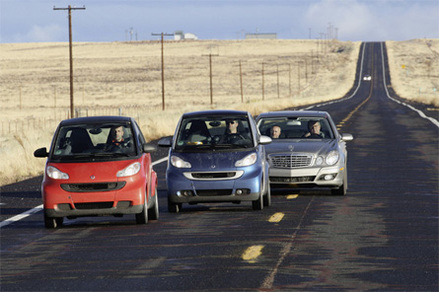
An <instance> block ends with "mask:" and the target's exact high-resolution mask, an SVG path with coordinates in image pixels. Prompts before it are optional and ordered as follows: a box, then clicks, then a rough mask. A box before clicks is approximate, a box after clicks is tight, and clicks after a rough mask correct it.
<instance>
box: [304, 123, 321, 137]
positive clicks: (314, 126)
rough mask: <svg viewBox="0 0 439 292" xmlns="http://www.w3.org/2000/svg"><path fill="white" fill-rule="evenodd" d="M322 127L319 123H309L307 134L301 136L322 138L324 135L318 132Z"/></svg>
mask: <svg viewBox="0 0 439 292" xmlns="http://www.w3.org/2000/svg"><path fill="white" fill-rule="evenodd" d="M321 128H322V126H321V125H320V122H319V121H312V120H311V121H309V122H308V130H309V132H308V133H306V134H305V135H303V137H304V138H324V134H323V133H322V132H320V129H321Z"/></svg>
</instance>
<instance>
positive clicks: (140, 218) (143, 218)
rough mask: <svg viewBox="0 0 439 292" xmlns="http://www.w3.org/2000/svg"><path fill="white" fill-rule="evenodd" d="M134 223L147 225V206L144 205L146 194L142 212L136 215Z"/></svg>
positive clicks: (144, 203)
mask: <svg viewBox="0 0 439 292" xmlns="http://www.w3.org/2000/svg"><path fill="white" fill-rule="evenodd" d="M136 223H137V224H147V223H148V205H147V203H146V194H145V200H144V202H143V210H142V212H140V213H138V214H136Z"/></svg>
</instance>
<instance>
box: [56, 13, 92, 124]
mask: <svg viewBox="0 0 439 292" xmlns="http://www.w3.org/2000/svg"><path fill="white" fill-rule="evenodd" d="M53 10H68V11H69V53H70V118H74V117H75V106H74V103H73V48H72V10H85V6H84V7H79V8H77V7H72V6H70V5H69V6H68V7H67V8H56V7H53Z"/></svg>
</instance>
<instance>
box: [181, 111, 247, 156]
mask: <svg viewBox="0 0 439 292" xmlns="http://www.w3.org/2000/svg"><path fill="white" fill-rule="evenodd" d="M250 147H254V145H253V138H252V133H251V128H250V125H249V121H248V118H247V117H239V116H236V117H233V116H231V117H221V118H218V117H197V118H186V119H183V120H182V121H181V124H180V129H179V131H178V134H177V140H176V149H177V150H182V149H185V150H203V149H206V150H208V149H218V150H220V149H240V148H250Z"/></svg>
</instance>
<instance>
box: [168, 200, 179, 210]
mask: <svg viewBox="0 0 439 292" xmlns="http://www.w3.org/2000/svg"><path fill="white" fill-rule="evenodd" d="M181 207H182V206H181V203H173V202H171V200H169V199H168V212H169V213H179V212H180V211H181Z"/></svg>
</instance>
